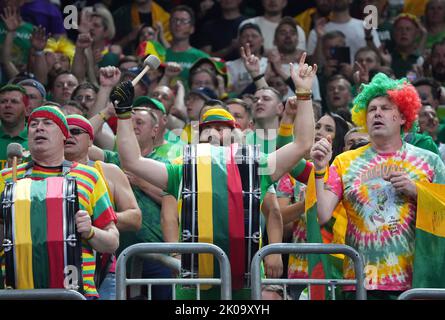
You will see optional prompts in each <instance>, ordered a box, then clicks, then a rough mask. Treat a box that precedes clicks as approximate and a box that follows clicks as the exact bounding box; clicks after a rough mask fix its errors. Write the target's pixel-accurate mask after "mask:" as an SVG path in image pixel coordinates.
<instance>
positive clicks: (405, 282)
mask: <svg viewBox="0 0 445 320" xmlns="http://www.w3.org/2000/svg"><path fill="white" fill-rule="evenodd" d="M420 106H421V102H420V99H419V96H418V94H417V93H416V90H415V88H414V87H413V86H412V85H411V84H409V83H408V81H407V80H406V79H401V80H393V79H390V78H388V77H387V76H386V75H384V74H382V73H378V74H377V75H376V76H375V77H374V78H373V79H372V81H371V82H370V83H369V84H367V85H363V86H362V87H361V91H360V93H359V94H358V95H357V97H356V98H355V100H354V107H353V109H352V119H353V121H354V123H355V124H356V125H357V126H359V127H362V128H364V130H365V131H367V132H368V134H369V137H370V143H369V144H367V145H366V146H363V147H360V148H358V149H356V150H352V151H347V152H344V153H342V154H340V155H338V156H337V157H336V158H335V160H334V161H333V163H332V165H331V166H330V168H327V166H328V164H329V160H330V159H331V156H332V146H331V142H332V141H328V140H327V139H321V140H320V141H318V142H317V143H315V144H314V146H313V147H312V150H311V157H312V159H313V161H314V166H315V169H316V174H315V177H316V189H317V200H318V218H319V223H320V224H324V223H326V222H327V221H329V219H330V218H331V216H332V212H333V210H334V209H335V207H336V205H337V204H338V203H339V202H340V201H342V203H343V205H344V208H345V210H346V213H347V220H348V224H347V229H346V238H345V243H346V244H347V245H349V246H351V247H353V248H355V249H356V250H357V251H358V252H359V253H360V254H361V255H362V257H363V259H364V265H365V269H364V272H365V274H366V283H365V286H366V289H367V290H368V299H394V298H396V297H398V296H399V295H400V294H401V292H403V291H405V290H408V289H411V288H412V287H413V286H414V282H416V283H421V282H422V281H419V279H420V280H423V279H425V278H426V277H427V274H429V272H430V271H431V269H432V268H434V265H430V266H429V269H430V270H424V269H422V268H423V267H424V266H423V267H421V266H420V264H418V260H419V259H420V256H421V250H420V249H421V248H420V247H419V246H418V240H420V239H421V238H422V236H423V235H421V234H420V232H425V231H427V232H429V231H430V230H427V229H428V228H420V227H419V222H420V221H421V220H425V219H426V220H428V219H430V220H429V221H430V225H431V223H432V222H431V221H433V219H434V217H432V216H431V214H430V213H426V216H425V214H424V213H423V211H422V210H421V209H422V207H423V200H422V199H423V193H424V191H423V190H424V189H425V188H424V186H427V188H426V189H428V188H429V187H431V186H433V185H435V186H439V188H441V187H443V186H442V184H443V183H445V166H444V164H443V162H442V161H441V159H440V158H439V156H437V155H436V154H434V153H432V152H430V151H428V150H424V149H420V148H418V147H415V146H413V145H411V144H408V143H406V142H404V141H403V139H402V132H403V131H405V132H407V131H408V130H410V128H411V127H412V125H413V122H414V121H415V119H416V114H417V111H418V110H419V108H420ZM327 170H329V175H328V176H329V177H328V178H327V179H323V177H324V173H325V172H326V171H327ZM442 192H443V189H442ZM442 199H443V198H442ZM416 219H417V221H416ZM416 228H417V229H416ZM420 229H422V230H420ZM430 239H431V238H430ZM431 244H432V242H431ZM422 250H423V249H422ZM414 253H416V255H414ZM415 258H416V259H415ZM417 258H419V259H417ZM436 268H437V265H436ZM343 274H344V277H345V278H346V279H353V278H354V271H353V264H352V263H351V261H349V260H348V259H345V261H344V264H343ZM415 277H420V278H419V279H415ZM413 278H414V280H415V281H413ZM344 290H345V292H346V294H345V296H346V298H353V297H354V296H355V295H354V293H355V292H354V290H355V287H353V286H346V287H345V288H344Z"/></svg>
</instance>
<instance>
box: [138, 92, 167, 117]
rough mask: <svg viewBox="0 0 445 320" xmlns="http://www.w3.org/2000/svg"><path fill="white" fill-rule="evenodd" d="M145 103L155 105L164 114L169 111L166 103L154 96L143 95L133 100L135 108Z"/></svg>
mask: <svg viewBox="0 0 445 320" xmlns="http://www.w3.org/2000/svg"><path fill="white" fill-rule="evenodd" d="M144 104H149V105H151V106H153V107H155V108H156V109H158V110H161V111H162V113H163V114H166V113H167V111H166V110H165V107H164V104H163V103H162V102H161V101H159V100H157V99H154V98H150V97H147V96H141V97H138V98H136V100H134V102H133V108H134V109H137V108H138V107H139V106H141V105H144Z"/></svg>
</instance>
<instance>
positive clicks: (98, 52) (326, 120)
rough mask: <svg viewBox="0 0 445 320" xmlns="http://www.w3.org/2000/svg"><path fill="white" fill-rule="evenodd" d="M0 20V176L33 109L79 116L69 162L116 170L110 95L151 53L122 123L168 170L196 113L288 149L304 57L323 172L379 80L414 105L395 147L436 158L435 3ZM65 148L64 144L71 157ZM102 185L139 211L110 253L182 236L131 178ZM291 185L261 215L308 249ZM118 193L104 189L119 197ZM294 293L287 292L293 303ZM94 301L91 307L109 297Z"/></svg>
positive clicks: (55, 9) (123, 6) (355, 1)
mask: <svg viewBox="0 0 445 320" xmlns="http://www.w3.org/2000/svg"><path fill="white" fill-rule="evenodd" d="M67 5H74V6H76V7H77V9H78V21H75V20H74V21H73V20H72V19H71V18H70V19H68V12H64V8H65V6H67ZM367 5H373V6H375V7H376V8H377V13H378V17H375V21H376V22H377V24H378V27H377V29H375V28H370V27H367V26H366V24H364V19H368V18H369V17H367V13H365V11H364V8H365V7H366V6H367ZM0 13H1V14H0V16H1V20H0V57H1V58H0V62H1V69H0V121H1V126H0V164H1V167H0V169H4V168H6V167H8V166H10V159H8V157H7V151H6V149H7V146H8V144H10V143H12V142H16V143H19V144H21V145H22V147H23V148H24V159H26V156H27V150H28V117H29V116H30V115H31V113H32V112H33V110H35V109H37V108H39V107H41V106H56V107H58V108H60V110H61V111H62V112H63V113H64V114H65V115H66V116H69V115H81V116H83V117H84V118H86V119H88V121H89V123H90V125H91V128H92V129H91V130H92V131H91V132H90V131H88V132H90V133H91V134H89V138H90V139H91V142H89V140H88V139H87V140H85V142H84V143H85V145H84V147H86V149H84V150H83V151H82V152H81V153H82V154H83V157H80V158H79V157H76V156H75V157H72V156H71V158H74V159H73V160H75V161H80V160H85V159H86V158H85V156H86V155H87V157H88V161H89V160H92V161H96V160H100V161H103V162H105V163H113V164H115V165H117V166H118V167H121V159H120V157H119V153H118V150H117V143H116V140H117V138H116V133H117V131H118V128H117V127H118V126H117V123H118V120H117V117H116V113H115V108H114V106H113V103H112V102H114V101H111V100H110V98H109V97H110V94H111V93H112V91H113V88H114V87H116V86H117V85H118V84H119V83H120V82H123V81H126V80H132V79H134V78H135V77H136V76H137V75H138V74H139V73H140V72H141V71H142V69H143V67H144V65H143V61H144V59H145V58H146V57H147V56H149V55H155V56H157V57H158V58H159V59H160V61H161V64H160V66H159V68H157V69H151V70H149V71H148V72H147V73H146V74H145V75H144V77H143V78H142V79H141V81H139V82H138V83H137V84H136V85H135V87H134V101H133V108H134V109H133V114H132V120H133V126H134V131H135V134H136V139H137V143H138V145H139V148H140V154H141V155H142V156H143V157H146V158H150V159H154V160H157V161H161V162H164V163H174V161H176V160H177V159H178V158H180V157H181V155H182V151H183V146H184V145H185V144H187V143H190V142H192V141H193V132H194V131H196V130H197V126H199V123H200V122H202V121H203V115H204V114H205V113H206V111H208V110H210V109H216V108H219V109H221V108H222V109H225V110H227V111H228V112H229V113H230V114H231V115H232V116H233V118H234V119H235V120H236V128H237V131H239V134H240V135H241V136H242V139H243V140H242V141H243V142H244V143H247V144H259V145H260V148H261V151H262V152H264V153H266V154H268V153H272V152H274V151H275V150H276V149H278V148H279V147H281V146H283V145H285V144H286V143H287V142H289V141H292V139H293V136H292V134H293V131H292V127H293V123H294V118H295V114H292V112H290V111H289V110H288V107H287V103H288V101H289V99H290V98H291V97H293V96H294V95H295V89H298V88H296V87H295V81H293V80H294V79H293V78H292V70H291V68H297V67H298V63H299V61H300V59H301V57H302V56H303V54H304V53H305V52H306V53H307V57H306V62H307V63H308V64H309V65H315V64H316V65H317V66H318V70H317V73H316V77H315V78H314V81H313V83H312V90H311V97H312V105H313V110H314V116H315V123H316V124H315V143H318V142H320V141H329V142H331V144H332V157H331V158H330V159H329V161H328V162H329V163H328V165H329V164H332V162H333V161H334V159H335V158H336V156H338V155H340V154H342V153H343V152H344V151H347V150H352V149H357V148H360V147H362V146H364V145H367V144H368V143H369V142H370V137H369V135H368V134H367V133H366V132H363V130H362V129H363V128H362V127H358V126H357V124H356V123H354V122H353V117H352V115H351V109H352V107H353V101H354V99H355V98H356V97H357V95H358V94H359V93H360V92H361V90H362V88H363V86H362V85H366V84H369V83H370V82H371V80H372V79H373V77H374V76H375V75H376V74H380V73H382V74H384V75H386V76H387V77H388V78H391V79H401V78H406V81H407V82H409V83H411V84H412V85H413V86H414V87H415V89H416V91H417V93H418V96H419V97H420V101H421V104H422V106H421V108H420V110H419V112H418V114H417V118H416V121H414V124H413V125H412V128H411V129H410V131H407V132H403V133H402V139H403V140H404V141H405V142H406V143H410V144H412V145H415V146H417V147H420V148H423V149H426V150H429V151H431V152H433V153H435V154H437V155H439V156H440V158H441V159H442V160H445V108H442V106H443V105H445V0H407V1H404V4H403V5H400V1H391V0H335V1H334V0H305V1H287V0H262V1H249V0H244V1H243V0H219V1H213V0H205V1H197V0H189V1H187V0H182V1H181V0H176V1H163V0H132V1H119V0H103V1H95V0H88V1H75V2H74V3H72V2H71V1H63V0H61V1H60V0H56V1H50V0H14V1H11V0H0ZM147 110H148V111H149V112H147ZM82 121H83V120H82ZM68 124H69V123H68ZM88 128H89V127H88ZM202 139H203V138H202V137H201V141H202ZM195 141H196V140H195ZM67 142H70V141H69V140H67ZM71 143H72V144H76V143H77V142H72V141H71ZM68 145H69V143H68ZM73 148H74V147H73V146H72V145H71V146H68V149H71V155H72V154H76V152H74V151H75V150H76V149H73ZM73 150H74V151H73ZM65 157H66V158H67V159H69V156H67V153H66V151H65ZM306 159H307V160H309V159H310V155H309V154H307V155H306ZM8 161H9V164H8ZM317 163H318V162H317ZM306 166H308V164H306ZM115 169H116V168H115V167H111V169H109V170H110V171H111V172H113V170H115ZM304 170H305V169H303V170H302V171H304ZM305 172H306V171H304V172H303V173H301V172H300V173H301V175H299V177H300V178H301V176H302V175H304V174H306V173H305ZM123 173H125V175H124V174H123ZM105 175H107V174H105ZM110 175H111V177H110V178H109V179H110V180H111V181H113V179H119V180H118V181H122V180H124V181H125V183H126V181H128V182H129V183H130V185H131V188H132V191H133V193H132V194H131V196H128V197H127V196H125V197H122V196H121V197H117V201H118V202H119V201H121V202H122V203H123V204H122V206H119V205H118V206H117V208H115V209H116V212H117V213H119V212H120V213H124V212H126V214H127V215H131V214H133V215H135V212H134V211H132V210H135V208H136V207H139V208H140V212H141V218H140V219H141V221H139V223H137V222H135V221H136V220H137V217H134V216H133V218H131V219H130V218H128V219H129V220H128V221H130V222H129V223H128V224H125V222H121V223H120V224H119V217H121V216H125V214H121V215H119V214H118V215H117V218H118V220H117V221H118V224H117V229H119V231H120V246H119V249H118V250H117V251H116V254H119V253H120V252H121V251H122V250H123V249H125V248H126V247H128V246H130V245H132V244H134V243H140V242H162V241H165V242H175V241H178V240H179V238H178V235H179V232H178V228H179V227H178V209H177V200H176V197H175V195H172V194H167V193H165V192H163V190H162V189H161V188H159V187H158V186H155V185H153V184H151V183H148V182H147V181H146V180H144V179H143V178H141V177H140V176H138V175H135V174H133V173H131V172H128V171H120V170H119V172H118V173H110ZM114 175H116V176H118V178H116V177H114ZM297 176H298V175H297ZM302 180H304V179H298V177H297V179H294V177H292V176H291V175H285V176H284V177H283V178H282V179H280V180H279V182H278V183H277V184H276V195H275V196H276V197H277V201H276V203H275V202H274V205H271V206H270V208H269V209H268V210H270V212H269V213H268V214H269V216H271V215H273V212H274V210H275V211H276V212H277V213H278V215H279V216H281V218H280V219H282V230H280V231H279V233H278V235H280V234H281V236H282V241H283V242H285V241H287V242H305V241H306V235H305V229H306V227H305V223H306V222H305V221H304V219H302V218H301V217H300V215H301V212H302V210H303V202H304V197H305V189H306V185H305V182H302ZM114 184H117V183H113V185H114ZM122 189H123V190H124V191H116V190H115V193H116V194H117V193H120V194H121V195H122V193H124V192H126V193H125V195H127V191H128V188H127V187H125V186H124V187H122ZM125 190H126V191H125ZM164 191H165V190H164ZM130 193H131V192H130ZM133 194H134V196H133ZM114 198H115V199H116V196H115V197H114ZM134 199H135V200H134ZM136 201H137V205H136ZM135 219H136V220H135ZM270 219H271V218H270ZM123 221H126V220H125V218H124V220H123ZM138 225H139V228H137V226H138ZM268 231H269V229H268ZM268 236H269V240H270V239H271V236H272V237H275V236H276V234H273V235H272V234H268ZM274 241H275V240H273V241H271V242H274ZM275 242H280V241H279V240H278V241H275ZM283 259H284V261H283V262H282V265H281V268H282V269H284V272H282V271H283V270H279V267H277V265H279V263H277V261H273V262H272V261H269V264H268V267H269V269H267V266H266V269H267V270H266V271H267V272H269V271H270V273H271V274H273V275H274V277H279V276H282V277H289V278H299V277H303V278H304V277H307V276H308V274H307V272H308V271H307V260H306V259H305V258H304V257H301V256H295V255H292V256H291V257H290V258H289V261H288V259H287V257H283ZM112 272H114V269H111V273H112ZM281 274H283V275H281ZM142 275H143V276H144V277H172V276H174V275H172V273H171V270H169V269H168V268H167V267H164V266H162V265H157V264H155V263H145V264H144V267H143V272H142ZM104 287H105V285H104ZM303 289H304V288H303V287H298V286H296V287H294V288H293V289H292V290H291V292H290V294H291V296H292V298H294V299H298V297H299V296H300V293H301V291H302V290H303ZM103 291H104V293H103V294H102V293H101V295H102V297H107V298H113V294H109V293H110V290H108V293H107V290H106V289H104V290H103ZM111 291H112V290H111ZM265 291H267V288H266V290H265ZM272 291H277V292H278V291H280V290H272ZM99 292H100V290H99ZM280 292H281V293H282V290H281V291H280ZM152 297H153V298H155V299H170V298H171V293H170V287H166V288H164V287H159V288H158V289H156V290H154V294H153V296H152Z"/></svg>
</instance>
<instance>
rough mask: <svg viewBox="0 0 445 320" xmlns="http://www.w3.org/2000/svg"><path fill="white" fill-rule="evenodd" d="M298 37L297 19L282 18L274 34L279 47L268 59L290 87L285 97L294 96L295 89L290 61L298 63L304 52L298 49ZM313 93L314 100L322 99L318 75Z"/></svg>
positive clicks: (276, 44) (275, 71)
mask: <svg viewBox="0 0 445 320" xmlns="http://www.w3.org/2000/svg"><path fill="white" fill-rule="evenodd" d="M298 39H299V34H298V26H297V24H296V23H295V20H294V19H293V18H291V17H284V18H283V19H281V20H280V22H279V23H278V26H277V28H276V29H275V35H274V45H275V46H276V47H277V50H275V49H273V50H271V51H270V53H269V55H268V59H269V62H270V64H271V66H272V70H273V71H274V73H276V74H278V75H279V76H280V77H281V78H282V79H283V80H284V81H285V82H286V83H287V84H288V87H289V89H288V92H287V94H286V95H285V96H284V97H283V98H284V99H285V98H287V97H290V96H292V95H293V91H294V90H293V89H294V88H293V83H292V79H291V78H290V69H289V63H291V62H292V63H295V64H296V63H297V62H298V60H299V59H300V56H301V54H302V53H303V52H302V51H301V50H299V49H297V44H298ZM312 94H313V99H314V100H317V101H318V100H321V97H320V89H319V86H318V78H317V77H316V78H315V79H314V84H313V87H312Z"/></svg>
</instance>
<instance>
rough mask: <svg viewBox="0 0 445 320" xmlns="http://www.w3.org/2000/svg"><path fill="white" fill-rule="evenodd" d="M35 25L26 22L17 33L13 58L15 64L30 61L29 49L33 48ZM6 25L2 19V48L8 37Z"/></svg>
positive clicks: (0, 25)
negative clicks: (32, 37)
mask: <svg viewBox="0 0 445 320" xmlns="http://www.w3.org/2000/svg"><path fill="white" fill-rule="evenodd" d="M32 30H33V25H32V24H31V23H28V22H24V23H22V24H21V25H20V27H19V28H18V29H17V31H16V33H15V38H14V44H13V47H12V52H11V58H12V62H13V63H14V64H15V65H21V64H26V63H28V56H29V50H30V49H31V35H32ZM6 33H7V30H6V26H5V24H4V22H3V20H0V50H2V49H3V44H4V43H5V37H6Z"/></svg>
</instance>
